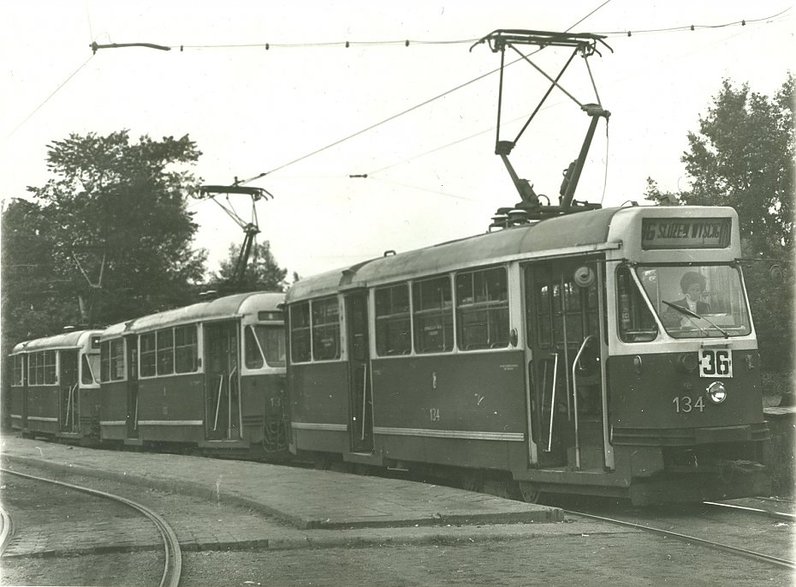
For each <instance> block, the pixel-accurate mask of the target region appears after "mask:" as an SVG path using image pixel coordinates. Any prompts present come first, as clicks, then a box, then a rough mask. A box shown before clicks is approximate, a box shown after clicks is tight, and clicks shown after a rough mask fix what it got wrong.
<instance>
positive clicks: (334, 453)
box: [286, 206, 769, 504]
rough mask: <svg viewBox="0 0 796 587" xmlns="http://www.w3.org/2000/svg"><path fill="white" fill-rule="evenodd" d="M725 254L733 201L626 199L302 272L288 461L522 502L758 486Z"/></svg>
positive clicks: (754, 416) (734, 267)
mask: <svg viewBox="0 0 796 587" xmlns="http://www.w3.org/2000/svg"><path fill="white" fill-rule="evenodd" d="M740 258H741V246H740V237H739V229H738V217H737V214H736V212H735V211H734V210H733V209H731V208H726V207H688V206H683V207H680V206H658V207H651V206H643V207H642V206H629V207H622V208H606V209H588V210H584V211H578V212H577V213H572V214H566V215H560V216H555V217H550V218H547V219H543V220H536V221H530V222H528V221H525V222H521V223H519V224H517V225H513V226H506V227H505V228H503V229H500V230H494V231H491V232H488V233H486V234H482V235H478V236H474V237H470V238H465V239H461V240H457V241H453V242H447V243H443V244H439V245H436V246H432V247H428V248H422V249H419V250H415V251H410V252H406V253H402V254H394V253H392V252H390V253H389V254H385V256H383V257H381V258H376V259H372V260H370V261H366V262H363V263H359V264H357V265H354V266H351V267H346V268H343V269H341V270H335V271H331V272H327V273H324V274H321V275H318V276H315V277H309V278H303V279H302V280H301V281H298V282H297V283H295V284H294V285H293V286H292V287H291V288H290V290H289V291H288V293H287V297H286V312H287V319H288V329H287V332H288V350H289V352H288V365H287V382H288V385H287V387H288V396H289V400H290V413H291V423H290V426H291V428H290V450H291V452H292V453H293V454H296V455H301V456H309V457H312V458H317V459H331V460H334V459H337V460H339V461H340V462H342V463H348V464H364V465H372V466H377V467H389V468H400V469H409V470H413V469H416V470H422V471H428V470H432V471H438V472H440V473H441V474H448V473H449V472H451V471H454V472H455V473H456V474H457V475H460V476H461V477H462V479H464V480H465V481H466V482H467V483H468V484H469V486H476V487H477V486H478V484H482V483H484V481H485V480H487V479H498V480H504V481H505V482H506V484H507V485H508V486H509V487H513V488H515V489H516V490H517V491H519V492H521V494H522V495H523V496H524V497H525V498H526V499H529V500H532V499H535V498H536V496H538V494H539V492H555V493H574V494H591V495H606V496H614V497H620V498H628V499H630V500H632V502H634V503H637V504H649V503H658V502H666V501H695V500H703V499H726V498H731V497H739V496H745V495H763V494H766V491H767V488H768V483H769V481H768V477H767V474H766V471H765V468H764V466H763V464H762V450H763V444H764V442H765V440H766V439H767V438H768V430H767V426H766V423H765V421H764V417H763V410H762V398H761V388H760V372H759V369H758V365H759V360H758V353H757V341H756V336H755V330H754V326H753V323H752V318H751V315H750V312H749V305H748V300H747V296H746V292H745V286H744V280H743V274H742V270H741V266H740ZM697 286H698V287H697ZM697 290H698V291H697ZM692 294H693V298H692V297H690V296H692Z"/></svg>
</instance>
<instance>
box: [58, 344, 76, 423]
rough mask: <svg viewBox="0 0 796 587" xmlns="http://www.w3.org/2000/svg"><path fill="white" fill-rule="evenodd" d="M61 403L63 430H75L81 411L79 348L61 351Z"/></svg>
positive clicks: (59, 379)
mask: <svg viewBox="0 0 796 587" xmlns="http://www.w3.org/2000/svg"><path fill="white" fill-rule="evenodd" d="M59 354H60V358H59V362H60V369H61V373H60V374H59V378H58V381H59V390H60V393H59V396H60V397H59V404H60V412H61V416H60V424H61V425H60V429H61V432H75V431H77V429H78V419H79V417H80V412H79V409H78V393H77V387H78V376H77V349H74V350H64V351H60V353H59Z"/></svg>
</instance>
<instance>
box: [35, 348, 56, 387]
mask: <svg viewBox="0 0 796 587" xmlns="http://www.w3.org/2000/svg"><path fill="white" fill-rule="evenodd" d="M28 381H29V382H30V384H31V385H53V384H55V383H57V382H58V376H57V373H56V370H55V351H39V352H38V353H32V354H31V355H30V359H29V364H28Z"/></svg>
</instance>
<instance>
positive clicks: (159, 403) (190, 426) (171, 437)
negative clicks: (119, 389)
mask: <svg viewBox="0 0 796 587" xmlns="http://www.w3.org/2000/svg"><path fill="white" fill-rule="evenodd" d="M204 380H205V377H204V374H203V373H195V374H185V375H174V376H163V377H155V378H152V379H147V378H142V379H140V380H139V382H138V398H139V411H138V427H139V430H140V433H139V434H140V438H141V440H143V441H145V442H146V441H155V442H190V443H199V442H201V441H203V440H204V439H205V431H204V428H203V424H204V422H205V420H204V418H205V405H204V404H205V401H204V400H205V394H204ZM225 415H226V414H225Z"/></svg>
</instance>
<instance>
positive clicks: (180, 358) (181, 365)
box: [174, 324, 199, 373]
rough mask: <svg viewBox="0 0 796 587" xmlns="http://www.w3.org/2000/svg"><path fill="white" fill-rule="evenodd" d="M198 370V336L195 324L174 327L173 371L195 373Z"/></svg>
mask: <svg viewBox="0 0 796 587" xmlns="http://www.w3.org/2000/svg"><path fill="white" fill-rule="evenodd" d="M198 370H199V336H198V334H197V332H196V324H187V325H185V326H175V327H174V372H175V373H195V372H196V371H198Z"/></svg>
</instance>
